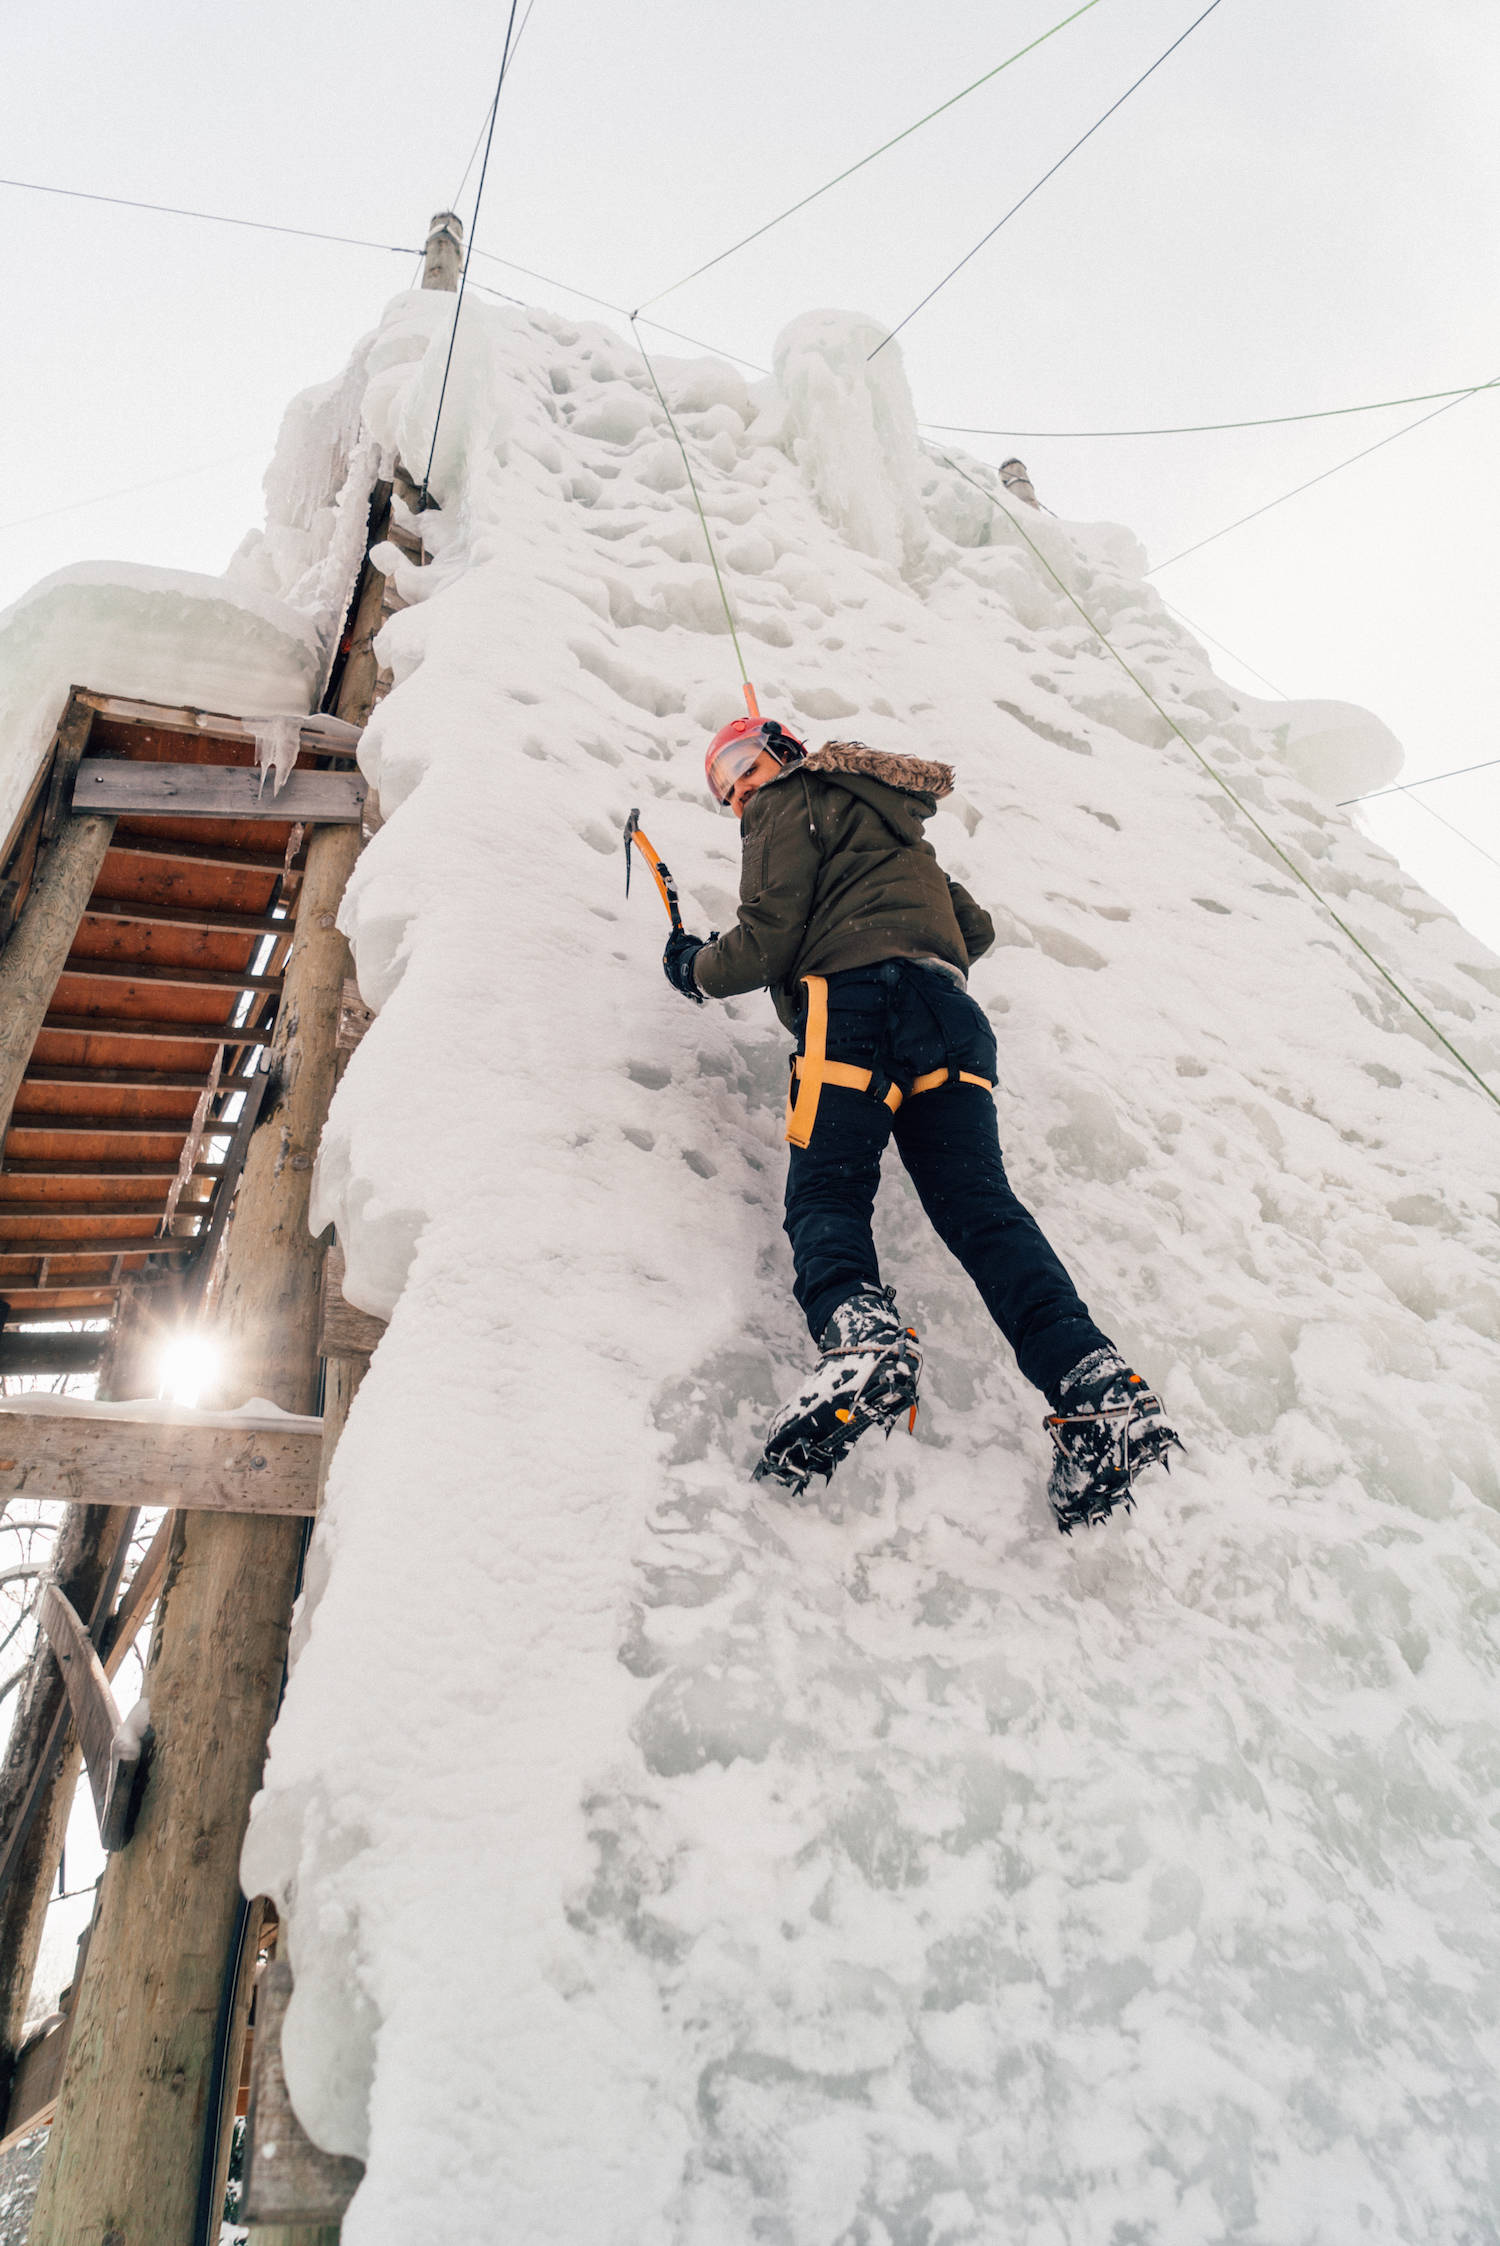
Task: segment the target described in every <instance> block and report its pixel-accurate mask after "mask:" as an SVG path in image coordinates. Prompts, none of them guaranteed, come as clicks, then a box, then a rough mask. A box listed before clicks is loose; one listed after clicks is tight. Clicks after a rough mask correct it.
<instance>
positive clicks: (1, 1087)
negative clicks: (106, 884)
mask: <svg viewBox="0 0 1500 2246" xmlns="http://www.w3.org/2000/svg"><path fill="white" fill-rule="evenodd" d="M113 833H114V821H113V819H107V818H105V819H68V820H66V821H65V822H64V824H63V826H62V827H61V829H60V830H59V832H58V835H57V839H56V840H55V841H54V842H53V844H52V847H51V849H50V850H49V851H48V853H47V856H46V858H45V860H44V862H43V864H42V867H41V870H40V871H39V873H38V875H37V878H36V880H35V882H34V883H33V885H32V889H31V894H30V896H29V897H28V898H27V900H26V909H25V911H24V912H23V913H22V914H21V917H20V919H19V920H18V921H17V922H16V925H15V927H14V928H13V929H12V930H11V933H10V939H9V941H8V942H7V944H6V946H5V949H4V951H3V952H0V1141H3V1139H4V1136H5V1132H6V1130H7V1129H8V1128H9V1125H10V1114H11V1109H12V1107H13V1106H14V1105H15V1098H16V1093H17V1092H18V1091H19V1089H20V1087H21V1082H22V1079H23V1078H24V1076H25V1074H26V1064H27V1062H28V1061H29V1060H30V1059H31V1051H32V1047H33V1046H34V1045H35V1043H36V1041H37V1037H38V1035H39V1033H40V1031H41V1028H42V1024H43V1022H44V1020H45V1018H46V1014H47V1009H48V1007H49V1006H50V1005H51V1003H52V993H53V991H54V990H55V989H56V988H57V978H58V976H59V975H60V974H61V972H62V963H63V961H64V960H65V959H66V958H67V956H68V953H69V952H70V951H71V950H72V948H73V938H74V936H75V934H76V933H77V929H78V923H79V921H80V920H81V919H82V918H83V912H84V907H85V906H86V905H87V903H88V901H89V892H90V891H91V890H92V888H93V886H94V883H95V881H96V880H97V878H98V875H99V869H100V867H101V866H102V865H103V863H104V859H105V854H106V852H107V851H108V849H109V844H110V837H111V835H112V834H113Z"/></svg>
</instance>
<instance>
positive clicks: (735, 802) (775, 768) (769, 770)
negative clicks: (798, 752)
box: [729, 749, 781, 819]
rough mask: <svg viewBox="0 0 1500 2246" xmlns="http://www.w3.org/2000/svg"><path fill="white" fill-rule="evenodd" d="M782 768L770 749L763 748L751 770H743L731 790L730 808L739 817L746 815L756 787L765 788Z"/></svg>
mask: <svg viewBox="0 0 1500 2246" xmlns="http://www.w3.org/2000/svg"><path fill="white" fill-rule="evenodd" d="M780 770H781V766H780V765H779V764H778V763H777V761H776V759H775V757H773V756H772V754H771V752H770V750H769V749H762V750H761V752H760V755H759V756H758V757H757V758H756V760H755V762H754V763H753V764H752V765H751V767H750V769H749V771H748V772H742V773H741V774H740V776H739V778H738V779H737V780H736V781H735V783H734V786H733V787H732V788H731V789H730V791H729V808H730V810H731V811H732V812H733V813H734V815H735V817H736V818H737V819H743V817H744V816H745V805H746V804H747V803H748V802H749V801H750V798H751V797H752V796H753V795H754V793H755V791H756V789H757V788H763V787H764V786H765V784H766V782H767V780H774V779H775V777H776V775H777V773H778V772H779V771H780Z"/></svg>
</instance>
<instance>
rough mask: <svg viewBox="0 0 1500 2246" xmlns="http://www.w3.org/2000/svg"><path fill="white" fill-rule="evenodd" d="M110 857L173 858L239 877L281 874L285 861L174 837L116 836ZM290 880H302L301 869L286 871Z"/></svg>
mask: <svg viewBox="0 0 1500 2246" xmlns="http://www.w3.org/2000/svg"><path fill="white" fill-rule="evenodd" d="M110 850H111V855H112V856H114V855H118V856H119V857H122V858H171V859H174V860H176V861H177V862H178V863H179V864H181V865H185V866H228V867H229V868H230V869H231V870H232V871H233V872H236V873H270V874H280V873H281V872H282V871H283V870H284V867H285V861H284V860H283V859H282V858H281V857H280V856H279V855H276V854H273V853H270V852H266V851H260V850H234V849H231V848H230V846H229V844H228V843H225V842H188V841H183V840H179V838H178V837H177V836H175V835H154V834H149V835H148V834H141V833H139V832H136V831H132V832H130V833H129V834H117V835H116V837H115V840H114V842H113V843H112V844H111V845H110ZM286 870H287V871H288V873H289V878H290V879H292V880H300V879H301V877H302V869H301V868H300V866H292V867H291V868H290V869H286Z"/></svg>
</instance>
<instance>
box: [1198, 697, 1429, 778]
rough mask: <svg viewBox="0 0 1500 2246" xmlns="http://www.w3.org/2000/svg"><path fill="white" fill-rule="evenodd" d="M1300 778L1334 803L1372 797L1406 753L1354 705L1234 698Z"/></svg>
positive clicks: (1376, 721) (1386, 730) (1376, 720)
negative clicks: (1367, 796)
mask: <svg viewBox="0 0 1500 2246" xmlns="http://www.w3.org/2000/svg"><path fill="white" fill-rule="evenodd" d="M1235 699H1236V701H1237V702H1238V703H1239V706H1240V710H1241V713H1242V714H1243V715H1245V716H1247V717H1249V718H1251V720H1252V722H1254V721H1255V720H1256V719H1257V718H1258V720H1259V722H1260V723H1261V724H1263V725H1264V726H1266V728H1267V729H1268V730H1269V732H1270V736H1271V739H1272V741H1273V743H1274V744H1275V746H1276V748H1277V749H1278V750H1279V751H1280V753H1281V755H1282V757H1283V758H1284V759H1285V760H1286V762H1287V763H1288V764H1289V765H1290V766H1291V768H1292V770H1293V771H1294V772H1295V773H1296V775H1297V777H1298V779H1299V780H1304V781H1305V782H1306V783H1307V785H1308V787H1310V788H1315V789H1316V790H1317V792H1318V794H1319V795H1324V796H1328V797H1329V798H1330V799H1331V800H1332V801H1333V802H1335V803H1336V802H1338V801H1339V800H1340V799H1341V798H1342V799H1343V800H1345V801H1347V800H1348V799H1349V798H1350V797H1351V796H1357V795H1368V794H1372V793H1373V792H1374V790H1375V789H1376V788H1383V787H1386V786H1388V785H1389V783H1390V782H1391V781H1392V780H1394V779H1395V777H1396V775H1397V773H1398V772H1399V771H1400V770H1401V767H1402V765H1403V764H1404V763H1405V762H1406V752H1405V750H1404V749H1403V748H1402V746H1401V743H1400V742H1399V741H1398V740H1397V739H1396V736H1395V734H1394V733H1393V732H1392V731H1391V729H1390V727H1389V726H1388V725H1382V723H1381V721H1380V719H1379V718H1378V717H1375V716H1373V715H1372V714H1371V712H1370V711H1369V710H1362V709H1361V708H1360V707H1359V705H1358V703H1357V702H1266V701H1262V700H1260V699H1259V698H1257V697H1256V696H1254V695H1249V694H1237V695H1236V696H1235Z"/></svg>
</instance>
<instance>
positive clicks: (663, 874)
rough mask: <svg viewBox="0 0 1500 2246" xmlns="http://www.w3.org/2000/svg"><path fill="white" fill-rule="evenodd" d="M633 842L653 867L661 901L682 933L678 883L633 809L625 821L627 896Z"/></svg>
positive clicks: (673, 924) (628, 893)
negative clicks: (657, 852)
mask: <svg viewBox="0 0 1500 2246" xmlns="http://www.w3.org/2000/svg"><path fill="white" fill-rule="evenodd" d="M632 843H634V844H635V847H636V849H637V850H639V852H640V854H641V856H642V857H643V858H644V859H645V861H646V863H647V865H648V866H649V867H650V868H651V878H652V880H653V881H654V882H655V883H656V886H657V888H658V889H659V890H660V891H661V901H662V903H663V904H664V905H665V906H666V908H667V911H668V913H669V914H670V915H671V920H672V926H673V928H674V929H675V930H676V931H677V933H678V934H679V935H681V933H682V913H681V911H680V910H679V908H678V904H677V884H676V882H675V881H674V880H673V879H672V874H671V869H670V867H668V865H667V864H666V862H665V861H664V860H663V859H661V858H659V857H658V856H657V854H656V852H655V850H654V849H653V848H652V846H651V843H650V842H649V840H648V839H647V837H646V834H645V832H644V830H643V829H642V826H641V815H640V812H639V811H632V812H631V814H630V817H629V818H628V819H627V820H626V822H625V894H626V896H627V897H628V896H629V895H630V846H631V844H632Z"/></svg>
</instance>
